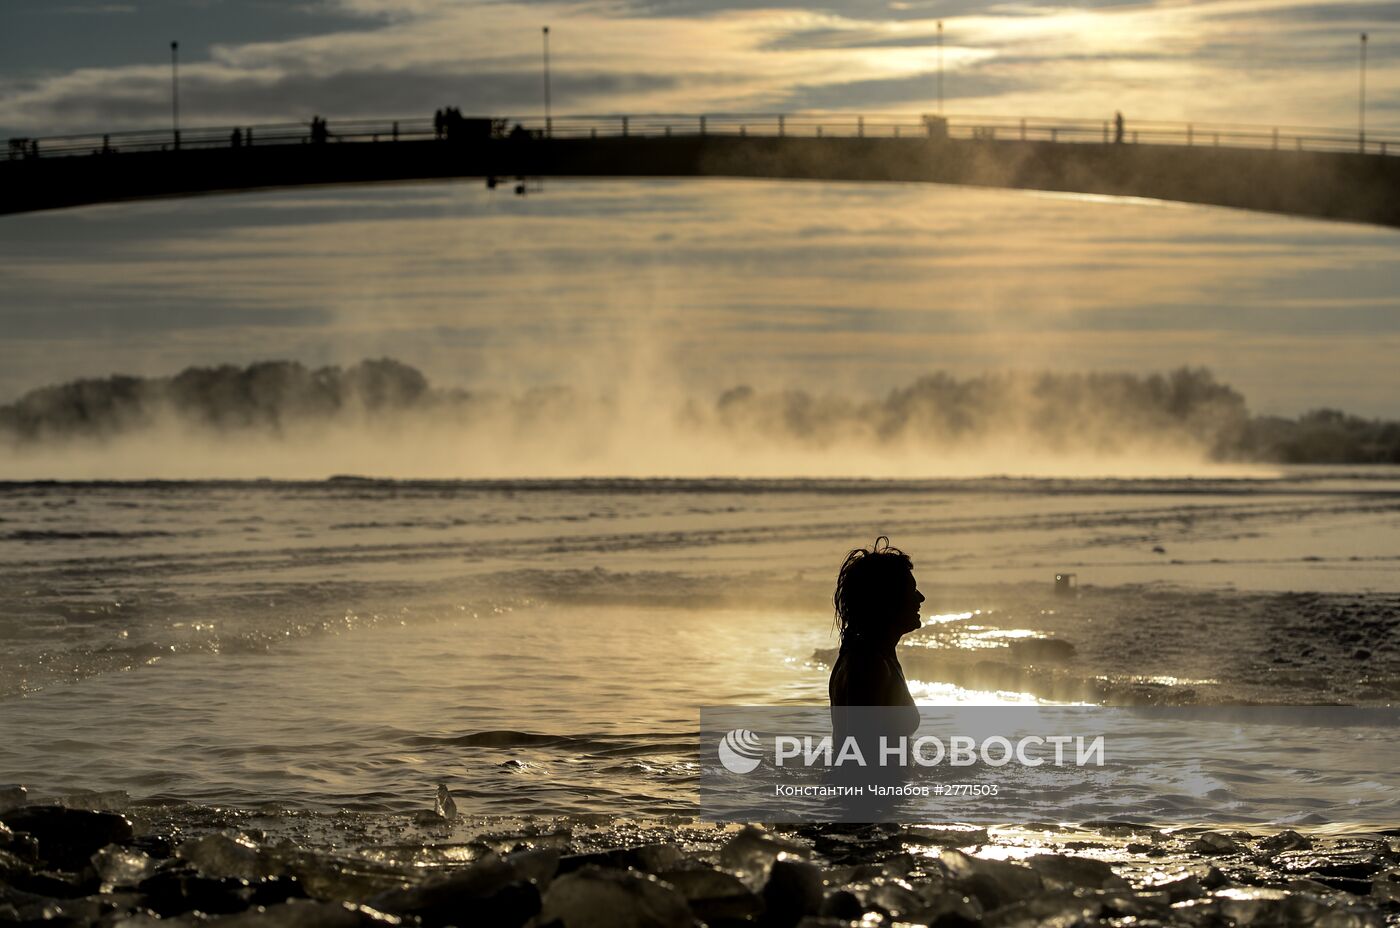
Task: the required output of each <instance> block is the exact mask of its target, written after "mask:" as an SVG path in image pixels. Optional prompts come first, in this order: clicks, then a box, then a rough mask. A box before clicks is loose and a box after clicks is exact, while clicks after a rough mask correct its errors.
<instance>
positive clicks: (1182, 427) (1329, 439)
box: [0, 358, 1400, 464]
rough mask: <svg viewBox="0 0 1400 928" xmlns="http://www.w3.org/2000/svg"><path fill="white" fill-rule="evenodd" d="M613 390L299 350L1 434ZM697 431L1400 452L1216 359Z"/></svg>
mask: <svg viewBox="0 0 1400 928" xmlns="http://www.w3.org/2000/svg"><path fill="white" fill-rule="evenodd" d="M614 408H615V407H614V404H613V401H605V400H593V399H591V398H589V397H585V396H580V395H578V394H577V393H575V392H574V391H571V390H569V389H568V388H558V387H555V388H545V389H538V390H533V391H529V392H527V393H525V394H522V395H519V396H515V397H504V396H501V395H499V394H493V393H483V392H470V391H464V390H456V389H453V390H443V389H438V388H434V387H432V386H431V385H430V384H429V383H428V380H427V378H426V377H424V376H423V374H422V373H420V372H419V371H417V370H415V369H414V368H412V367H410V366H408V365H406V364H402V363H400V362H398V361H394V360H390V359H387V358H385V359H380V360H366V361H361V362H360V363H358V364H355V365H352V366H350V367H346V368H341V367H323V368H319V369H315V370H313V369H309V368H307V367H305V366H304V365H302V364H299V363H297V362H294V361H266V362H261V363H257V364H251V365H249V366H247V367H237V366H234V365H224V366H221V367H211V368H201V367H192V368H189V369H188V370H185V371H182V372H181V373H179V374H176V375H175V376H173V377H153V378H145V377H128V376H113V377H107V378H103V379H95V380H77V381H73V382H71V383H66V384H62V385H59V386H51V387H43V388H41V389H38V390H33V391H31V392H29V393H27V394H25V395H24V396H22V397H20V398H19V399H18V400H17V401H15V402H14V403H11V404H9V405H7V406H0V440H7V442H6V443H8V444H11V445H12V446H14V445H26V444H32V443H37V442H41V441H48V440H71V439H92V438H98V439H101V438H114V437H118V436H122V435H127V434H131V433H136V432H140V431H141V430H143V429H148V428H152V427H155V426H163V427H169V426H174V427H177V428H180V429H185V430H190V431H194V432H200V433H205V434H207V433H210V432H213V433H224V434H228V433H234V434H236V433H244V432H247V431H250V430H251V431H254V432H258V433H264V434H272V435H277V434H282V435H294V434H299V433H300V432H302V431H303V430H304V429H305V428H306V427H307V426H308V425H313V424H316V423H324V424H341V425H359V424H366V425H372V424H375V423H381V424H382V423H397V422H414V423H418V424H427V425H434V424H442V425H454V426H458V427H463V426H465V427H470V425H471V424H472V423H473V422H474V421H477V420H485V419H487V418H493V419H494V420H495V421H497V422H499V421H501V420H504V421H506V422H507V423H508V424H509V425H510V427H511V428H513V429H516V430H527V429H531V428H542V429H548V428H550V427H552V424H557V423H560V422H566V421H572V422H577V421H578V420H579V419H580V418H582V417H586V416H589V415H597V416H599V419H598V420H597V421H599V422H600V423H602V422H606V421H607V418H608V417H609V416H610V415H612V413H613V410H614ZM677 418H678V421H679V422H680V424H682V425H683V426H684V427H686V428H688V429H702V430H709V431H714V432H718V433H728V434H730V435H731V436H732V437H734V438H736V439H738V440H739V442H740V443H741V444H742V443H744V442H750V443H754V442H760V441H761V442H766V443H769V444H772V443H785V444H790V445H798V446H802V447H806V448H809V449H814V450H819V449H821V448H826V447H835V446H838V445H845V444H847V443H849V442H857V443H861V444H864V445H872V444H873V445H874V446H877V447H882V446H883V447H890V448H899V449H905V450H910V451H917V450H918V449H921V448H928V449H935V448H936V449H950V448H958V447H969V446H974V445H981V446H987V445H989V444H990V445H994V444H995V443H996V442H998V441H1000V440H1003V439H1006V438H1011V437H1014V438H1016V439H1018V440H1020V441H1021V443H1022V444H1023V445H1024V444H1025V442H1026V440H1027V439H1029V440H1030V443H1031V445H1032V446H1033V447H1036V448H1043V449H1045V450H1046V451H1047V452H1053V453H1084V454H1087V453H1104V452H1109V453H1111V452H1115V451H1123V450H1127V449H1131V448H1134V447H1136V448H1141V447H1143V446H1144V443H1145V442H1146V443H1148V444H1152V445H1156V446H1163V445H1172V444H1175V445H1177V446H1181V447H1190V448H1199V449H1201V450H1202V451H1204V452H1205V453H1206V454H1208V455H1209V456H1210V457H1212V458H1215V459H1217V460H1223V461H1260V462H1278V463H1290V464H1374V463H1387V464H1400V422H1384V421H1377V420H1369V419H1362V418H1359V417H1356V416H1349V415H1346V414H1344V413H1341V412H1338V411H1336V410H1331V409H1321V410H1316V411H1313V412H1309V413H1307V414H1305V415H1302V416H1300V417H1298V418H1296V419H1294V418H1285V417H1280V416H1252V415H1250V413H1249V412H1248V409H1247V406H1246V403H1245V399H1244V397H1243V396H1242V395H1241V394H1240V393H1239V392H1238V391H1236V390H1235V389H1233V388H1232V387H1230V386H1228V385H1226V384H1222V383H1220V382H1218V381H1216V379H1215V378H1214V376H1213V375H1212V374H1211V373H1210V372H1209V371H1207V370H1205V369H1201V368H1182V369H1179V370H1176V371H1172V372H1170V373H1167V374H1152V375H1146V376H1142V375H1136V374H1122V373H1089V374H1066V373H1044V374H1024V373H1000V374H982V375H978V376H974V377H967V378H962V379H959V378H957V377H954V376H951V375H949V374H946V373H936V374H931V375H929V376H925V377H921V378H919V379H918V380H916V381H914V382H913V383H912V384H910V385H909V386H907V387H903V388H900V389H896V390H892V391H890V392H888V393H886V394H885V395H883V396H879V397H859V396H849V395H844V394H814V393H810V392H808V391H805V390H786V391H761V390H756V389H754V388H752V387H748V386H740V387H735V388H733V389H730V390H727V391H725V392H723V393H722V394H720V395H719V397H718V399H717V400H714V401H709V402H697V401H691V402H688V403H686V404H684V406H683V408H682V409H680V410H679V411H678V412H677Z"/></svg>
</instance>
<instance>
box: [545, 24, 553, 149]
mask: <svg viewBox="0 0 1400 928" xmlns="http://www.w3.org/2000/svg"><path fill="white" fill-rule="evenodd" d="M544 134H545V138H549V137H551V136H553V135H554V120H553V118H552V117H551V115H550V111H549V27H548V26H545V27H544Z"/></svg>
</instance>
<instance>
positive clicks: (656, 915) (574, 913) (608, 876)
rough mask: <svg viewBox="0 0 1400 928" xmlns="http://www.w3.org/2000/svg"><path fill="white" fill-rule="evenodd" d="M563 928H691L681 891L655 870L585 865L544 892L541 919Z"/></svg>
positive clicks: (687, 908)
mask: <svg viewBox="0 0 1400 928" xmlns="http://www.w3.org/2000/svg"><path fill="white" fill-rule="evenodd" d="M555 921H557V922H558V923H559V924H560V925H562V926H563V928H691V925H692V924H693V922H694V918H693V916H692V915H691V914H690V908H689V906H687V905H686V903H685V899H684V898H683V897H682V896H681V894H680V893H678V892H676V891H675V890H674V889H672V888H671V887H670V886H668V885H666V884H665V883H663V882H661V881H660V880H658V879H657V878H656V877H654V876H651V875H650V874H645V873H638V872H637V871H635V870H601V869H599V868H597V867H584V868H583V869H582V870H576V871H574V872H573V873H566V874H565V875H563V876H561V877H559V878H558V879H557V880H555V881H554V882H553V883H551V884H550V887H549V891H548V892H547V893H545V894H544V906H543V908H542V909H541V910H540V915H539V923H540V924H542V925H548V924H550V923H551V922H555Z"/></svg>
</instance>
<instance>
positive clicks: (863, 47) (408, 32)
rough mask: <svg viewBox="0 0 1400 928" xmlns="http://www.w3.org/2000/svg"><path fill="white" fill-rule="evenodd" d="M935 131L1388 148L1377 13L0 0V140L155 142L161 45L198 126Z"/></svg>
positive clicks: (1390, 49) (906, 2)
mask: <svg viewBox="0 0 1400 928" xmlns="http://www.w3.org/2000/svg"><path fill="white" fill-rule="evenodd" d="M939 21H942V22H943V23H944V25H945V33H944V35H945V47H944V52H943V54H944V68H945V95H946V109H947V111H948V112H950V113H953V114H963V113H966V114H984V115H1007V116H1067V117H1103V116H1107V115H1110V114H1111V113H1112V112H1114V111H1115V110H1122V111H1123V112H1124V113H1125V114H1127V116H1128V117H1129V118H1130V119H1131V118H1132V117H1138V118H1141V119H1169V120H1177V119H1181V120H1192V121H1197V122H1205V121H1227V122H1249V123H1261V124H1268V125H1274V124H1282V125H1318V126H1337V127H1352V126H1355V125H1356V120H1357V99H1358V91H1359V86H1358V85H1359V34H1360V33H1361V32H1362V31H1366V32H1368V33H1369V34H1370V46H1369V64H1368V83H1369V94H1368V95H1369V97H1370V103H1369V107H1368V109H1369V113H1370V118H1371V119H1372V120H1373V121H1374V122H1375V124H1376V125H1377V126H1389V127H1392V128H1394V127H1396V126H1397V125H1398V124H1400V123H1398V122H1397V118H1396V116H1397V114H1396V108H1397V106H1400V54H1397V44H1398V43H1397V39H1400V5H1397V4H1396V3H1394V2H1393V0H1376V2H1370V0H1337V2H1317V0H1301V2H1300V0H1194V2H1193V0H1157V2H1151V0H1148V2H1141V0H1138V2H1134V0H1061V2H1057V3H1038V2H1032V0H1021V2H1004V3H998V2H992V3H984V2H972V0H847V2H829V3H812V2H810V0H585V2H579V3H566V4H560V3H549V2H542V0H539V2H536V0H514V2H511V0H504V2H475V0H125V2H122V0H5V3H4V4H3V7H2V8H0V22H2V23H3V28H0V135H51V134H59V133H67V132H88V131H115V130H118V129H122V128H144V127H159V126H162V125H165V124H167V120H168V118H169V115H170V70H169V43H170V41H172V40H178V41H179V42H180V55H181V72H180V80H181V90H180V94H181V110H182V114H183V115H182V121H183V122H184V123H185V124H186V125H189V126H194V125H200V124H203V125H215V126H221V125H232V124H235V123H259V122H277V121H285V120H305V119H307V118H309V116H310V115H311V114H313V113H320V114H322V115H326V116H327V117H328V118H330V119H332V120H334V119H335V118H349V117H376V116H387V117H401V118H407V117H410V116H415V115H417V116H422V115H426V114H428V113H431V112H432V111H433V110H434V109H436V108H437V107H438V106H443V105H456V106H458V107H460V108H461V109H462V110H463V111H464V112H468V113H471V112H478V113H484V112H489V113H493V114H497V115H506V114H513V115H524V114H533V113H537V112H539V111H540V110H541V109H542V107H543V101H542V96H543V82H542V79H541V33H540V29H541V26H543V25H548V26H549V27H550V30H551V32H550V39H551V60H552V90H553V98H554V99H553V102H554V105H555V112H556V113H559V114H569V113H573V114H585V113H587V114H594V113H624V112H626V113H639V112H653V113H655V112H683V113H694V112H700V111H708V112H726V111H727V112H735V111H743V112H754V111H765V112H768V111H784V112H792V111H798V110H864V111H868V112H901V113H915V112H927V111H933V110H934V109H935V107H936V89H935V88H936V82H935V75H936V71H937V67H938V49H937V23H938V22H939Z"/></svg>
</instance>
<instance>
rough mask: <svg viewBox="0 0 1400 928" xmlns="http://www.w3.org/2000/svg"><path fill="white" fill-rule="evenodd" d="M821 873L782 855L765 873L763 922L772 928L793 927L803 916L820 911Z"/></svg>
mask: <svg viewBox="0 0 1400 928" xmlns="http://www.w3.org/2000/svg"><path fill="white" fill-rule="evenodd" d="M823 891H824V887H823V885H822V872H821V869H820V868H818V867H817V865H816V864H811V863H808V862H807V861H805V860H798V859H796V858H794V857H791V856H789V855H787V854H782V855H780V856H779V857H778V859H777V860H775V861H773V866H772V867H771V868H770V869H769V873H768V882H767V883H766V884H764V887H763V904H764V907H765V910H766V912H767V920H768V922H770V923H771V924H773V925H774V926H779V928H781V926H788V925H795V924H797V923H798V922H799V921H801V920H802V918H803V916H806V915H816V914H817V913H819V912H820V911H821V907H822V893H823Z"/></svg>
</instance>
